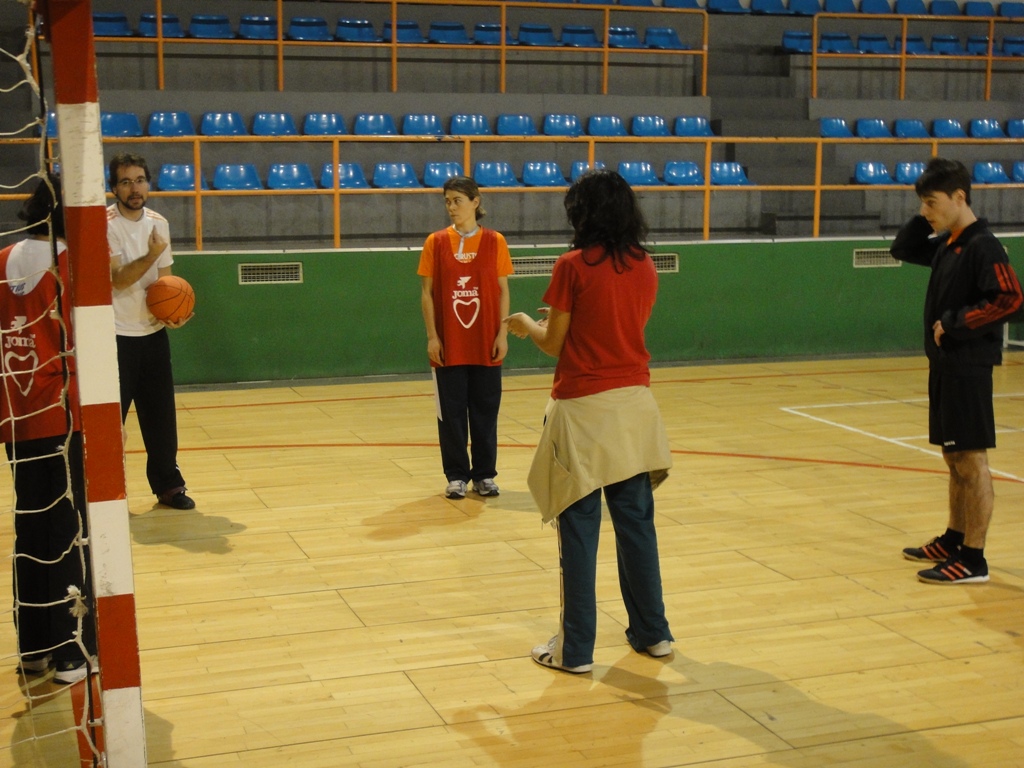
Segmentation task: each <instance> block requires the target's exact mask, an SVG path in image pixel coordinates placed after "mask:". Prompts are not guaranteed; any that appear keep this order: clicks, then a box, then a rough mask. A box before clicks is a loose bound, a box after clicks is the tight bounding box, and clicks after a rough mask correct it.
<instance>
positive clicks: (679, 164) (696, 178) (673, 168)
mask: <svg viewBox="0 0 1024 768" xmlns="http://www.w3.org/2000/svg"><path fill="white" fill-rule="evenodd" d="M665 183H666V184H671V185H673V186H682V187H701V186H703V185H704V173H703V172H702V171H701V169H700V166H699V165H697V164H696V163H695V162H693V161H692V160H669V161H668V162H667V163H665Z"/></svg>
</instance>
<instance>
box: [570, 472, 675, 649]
mask: <svg viewBox="0 0 1024 768" xmlns="http://www.w3.org/2000/svg"><path fill="white" fill-rule="evenodd" d="M604 495H605V500H606V501H607V503H608V511H609V513H610V515H611V519H612V526H613V527H614V529H615V553H616V556H617V559H618V564H619V589H620V590H621V592H622V602H623V603H625V605H626V613H627V615H628V617H629V626H628V627H627V628H626V639H627V640H628V641H629V644H630V645H631V646H632V647H633V649H634V650H636V651H642V650H644V649H645V648H647V647H648V646H650V645H654V644H656V643H659V642H661V641H662V640H673V639H674V638H673V637H672V633H671V632H670V631H669V627H668V620H667V619H666V618H665V602H664V600H663V599H662V594H661V565H660V563H659V560H658V535H657V532H656V531H655V529H654V495H653V493H652V492H651V480H650V476H649V475H648V474H647V473H646V472H643V473H641V474H639V475H636V476H635V477H631V478H630V479H629V480H623V481H622V482H620V483H613V484H612V485H608V486H605V488H604ZM557 522H558V546H559V552H560V558H561V566H562V626H561V629H560V632H561V635H562V659H561V662H562V664H563V665H565V666H568V667H576V666H580V665H583V664H592V663H593V661H594V641H595V638H596V636H597V592H596V587H595V581H596V578H597V546H598V542H599V540H600V535H601V489H598V490H596V491H594V492H593V493H591V494H590V495H588V496H585V497H584V498H582V499H580V500H579V501H577V502H576V503H575V504H573V505H572V506H570V507H569V508H568V509H566V510H565V511H564V512H562V514H561V515H559V516H558V519H557Z"/></svg>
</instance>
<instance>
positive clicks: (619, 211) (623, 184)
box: [565, 170, 647, 272]
mask: <svg viewBox="0 0 1024 768" xmlns="http://www.w3.org/2000/svg"><path fill="white" fill-rule="evenodd" d="M565 213H566V216H568V218H569V224H571V225H572V229H573V237H572V242H571V243H570V246H571V247H572V248H588V247H590V246H600V247H601V248H602V251H603V252H602V253H601V255H600V256H599V257H598V259H597V261H594V262H593V263H591V262H589V261H588V262H587V263H588V264H591V266H595V265H597V264H600V263H601V262H602V261H604V260H605V259H607V258H611V259H612V260H613V261H614V262H615V271H616V272H624V271H625V270H627V269H630V264H629V261H628V260H629V259H636V260H637V261H641V260H643V259H644V249H643V242H644V240H645V239H646V238H647V222H646V221H645V220H644V215H643V212H641V210H640V204H639V203H638V202H637V199H636V195H635V194H633V189H632V187H630V186H629V183H628V182H627V181H626V180H625V179H624V178H622V177H621V176H620V175H619V174H617V173H615V171H608V170H595V171H587V172H586V173H584V174H583V175H582V176H580V177H579V178H578V179H576V181H575V182H573V185H572V186H571V187H569V191H568V192H566V194H565Z"/></svg>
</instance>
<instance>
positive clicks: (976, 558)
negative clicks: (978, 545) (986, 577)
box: [960, 545, 985, 567]
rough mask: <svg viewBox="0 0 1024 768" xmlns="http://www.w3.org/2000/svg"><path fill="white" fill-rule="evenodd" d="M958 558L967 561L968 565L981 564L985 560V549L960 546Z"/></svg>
mask: <svg viewBox="0 0 1024 768" xmlns="http://www.w3.org/2000/svg"><path fill="white" fill-rule="evenodd" d="M960 559H961V560H963V561H964V562H965V563H967V566H968V567H972V566H975V565H981V564H982V563H983V562H985V550H984V549H975V548H974V547H966V546H963V545H961V546H960Z"/></svg>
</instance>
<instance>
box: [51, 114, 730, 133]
mask: <svg viewBox="0 0 1024 768" xmlns="http://www.w3.org/2000/svg"><path fill="white" fill-rule="evenodd" d="M148 128H149V135H150V136H194V135H195V133H196V128H195V124H194V123H193V122H192V116H191V115H190V114H189V113H188V112H154V113H152V114H151V115H150V117H149V126H148ZM630 129H631V131H632V135H633V136H638V137H651V136H671V135H673V132H674V135H676V136H713V135H714V133H713V132H712V130H711V125H710V124H709V123H708V119H707V118H706V117H702V116H695V115H679V116H677V117H676V118H675V119H674V120H673V121H672V122H671V123H670V122H669V121H667V120H666V119H665V118H664V117H662V116H661V115H636V116H634V117H633V118H632V119H631V120H630ZM100 130H101V132H102V133H103V135H104V136H108V137H116V136H124V137H137V136H142V135H143V132H142V124H141V122H140V121H139V118H138V116H137V115H135V114H134V113H132V112H102V113H101V114H100ZM199 132H200V133H201V134H202V135H204V136H248V135H250V133H249V129H248V128H247V126H246V122H245V120H244V118H243V117H242V115H241V114H240V113H238V112H207V113H205V114H204V115H203V116H202V118H201V120H200V124H199ZM302 132H303V134H305V135H307V136H341V135H347V133H348V132H347V130H346V126H345V120H344V117H343V116H342V115H340V114H338V113H337V112H311V113H309V114H307V115H306V116H305V117H304V118H303V121H302ZM352 133H353V134H355V135H356V136H398V135H400V134H399V131H398V125H397V123H396V121H395V119H394V118H393V117H392V116H391V115H389V114H387V113H378V114H373V113H361V114H358V115H356V116H355V118H354V120H353V123H352ZM541 133H543V135H545V136H570V137H573V136H582V135H584V121H583V120H582V119H581V118H580V117H579V115H570V114H549V115H545V116H544V118H543V121H542V123H541V129H540V131H538V129H537V124H536V123H535V121H534V119H533V116H532V115H527V114H503V115H498V117H497V119H496V121H495V125H494V131H493V133H492V131H491V123H490V120H488V118H487V117H486V116H485V115H470V114H458V115H452V116H451V119H450V120H449V128H448V130H447V131H445V128H444V122H443V120H442V119H441V117H440V115H436V114H408V115H404V116H403V118H402V131H401V135H405V136H445V135H452V136H490V135H494V134H497V135H499V136H539V135H541ZM586 133H588V134H589V135H591V136H628V135H630V134H629V133H627V131H626V124H625V122H623V120H622V118H621V117H619V116H618V115H591V116H590V117H588V118H587V120H586ZM47 135H49V136H56V135H57V119H56V114H55V113H50V115H49V117H48V120H47ZM251 135H253V136H298V135H299V129H298V126H297V125H296V123H295V120H294V118H293V117H292V116H291V115H290V114H289V113H287V112H258V113H256V115H254V116H253V120H252V133H251Z"/></svg>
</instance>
